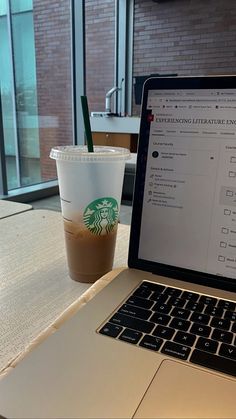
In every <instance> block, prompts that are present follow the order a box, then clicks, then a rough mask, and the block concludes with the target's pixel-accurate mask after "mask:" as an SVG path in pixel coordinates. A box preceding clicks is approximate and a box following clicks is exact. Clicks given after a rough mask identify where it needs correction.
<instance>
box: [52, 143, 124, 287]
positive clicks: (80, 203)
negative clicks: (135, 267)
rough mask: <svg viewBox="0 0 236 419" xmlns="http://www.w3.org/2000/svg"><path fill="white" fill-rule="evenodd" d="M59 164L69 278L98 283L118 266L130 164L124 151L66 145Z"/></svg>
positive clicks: (56, 154) (56, 151)
mask: <svg viewBox="0 0 236 419" xmlns="http://www.w3.org/2000/svg"><path fill="white" fill-rule="evenodd" d="M50 157H51V158H52V159H55V160H56V165H57V174H58V182H59V191H60V198H61V207H62V216H63V222H64V231H65V243H66V251H67V261H68V268H69V274H70V277H71V278H72V279H74V280H75V281H79V282H95V281H96V280H97V279H98V278H100V277H101V276H102V275H104V274H105V273H107V272H109V271H110V270H111V269H112V266H113V260H114V252H115V243H116V233H117V224H118V218H119V211H120V202H121V193H122V187H123V178H124V168H125V161H126V160H127V159H129V158H130V151H129V150H127V149H125V148H120V147H103V146H95V147H94V152H93V153H91V152H90V153H89V152H88V151H87V147H86V146H63V147H55V148H53V149H52V150H51V153H50Z"/></svg>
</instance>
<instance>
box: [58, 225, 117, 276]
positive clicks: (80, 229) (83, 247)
mask: <svg viewBox="0 0 236 419" xmlns="http://www.w3.org/2000/svg"><path fill="white" fill-rule="evenodd" d="M64 230H65V243H66V251H67V261H68V267H69V273H70V277H71V278H72V279H74V280H75V281H79V282H95V281H96V280H97V279H99V278H100V277H101V276H102V275H105V274H106V273H107V272H109V271H110V270H111V269H112V265H113V260H114V252H115V244H116V234H117V225H116V226H115V227H114V228H113V229H112V231H110V232H108V233H107V234H94V233H92V232H91V231H89V230H88V228H87V227H86V226H85V224H84V223H83V222H80V221H78V222H75V221H69V220H66V219H64Z"/></svg>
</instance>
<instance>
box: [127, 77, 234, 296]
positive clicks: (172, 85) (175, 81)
mask: <svg viewBox="0 0 236 419" xmlns="http://www.w3.org/2000/svg"><path fill="white" fill-rule="evenodd" d="M171 89H172V90H173V89H174V90H175V89H235V90H236V76H206V77H202V76H200V77H173V78H172V77H166V78H164V77H162V78H158V77H154V78H149V79H148V80H146V82H145V83H144V86H143V94H142V105H141V121H140V131H139V140H138V151H137V166H136V175H135V183H134V195H133V211H132V220H131V232H130V243H129V257H128V266H129V267H130V268H135V269H140V270H143V271H148V272H152V273H153V274H156V275H162V276H166V277H171V278H174V279H178V280H184V281H187V282H191V283H195V284H200V285H205V286H210V287H213V288H219V289H224V290H227V291H231V292H236V279H233V278H229V277H223V276H218V275H213V274H208V273H206V272H198V271H194V270H190V269H185V268H180V267H176V266H171V265H164V264H161V263H158V262H150V261H147V260H144V259H140V258H139V257H138V252H139V241H140V230H141V220H142V204H143V195H144V185H145V173H146V162H147V155H148V143H149V130H150V122H148V121H147V117H146V116H147V114H148V110H147V109H146V108H147V99H148V92H149V90H171Z"/></svg>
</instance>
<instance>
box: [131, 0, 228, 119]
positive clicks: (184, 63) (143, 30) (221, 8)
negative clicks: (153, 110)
mask: <svg viewBox="0 0 236 419" xmlns="http://www.w3.org/2000/svg"><path fill="white" fill-rule="evenodd" d="M235 51H236V1H234V0H197V1H196V0H168V1H163V2H162V3H154V2H153V1H151V0H145V1H143V0H135V12H134V60H133V76H140V75H148V74H151V73H178V74H179V75H194V74H196V75H199V74H201V75H206V74H232V73H235V72H236V54H235ZM133 114H139V107H138V106H135V105H134V106H133Z"/></svg>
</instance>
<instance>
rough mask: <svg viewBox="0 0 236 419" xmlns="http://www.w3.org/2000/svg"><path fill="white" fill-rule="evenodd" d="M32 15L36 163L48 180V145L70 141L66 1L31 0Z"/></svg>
mask: <svg viewBox="0 0 236 419" xmlns="http://www.w3.org/2000/svg"><path fill="white" fill-rule="evenodd" d="M33 15H34V31H35V55H36V76H37V95H38V114H39V125H40V130H39V140H40V165H41V175H42V180H49V179H53V178H55V177H56V170H55V162H54V161H52V160H51V159H50V158H49V153H50V150H51V148H52V147H53V146H55V145H62V144H63V145H64V144H71V143H72V141H73V138H72V128H73V125H72V124H73V122H72V95H71V48H70V45H71V17H70V0H34V1H33ZM45 116H46V117H52V118H51V123H50V118H49V119H45V118H41V117H45Z"/></svg>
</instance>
